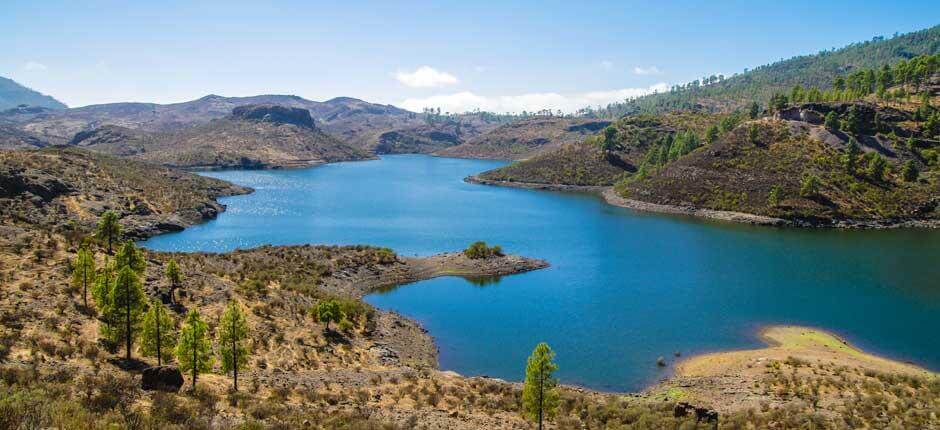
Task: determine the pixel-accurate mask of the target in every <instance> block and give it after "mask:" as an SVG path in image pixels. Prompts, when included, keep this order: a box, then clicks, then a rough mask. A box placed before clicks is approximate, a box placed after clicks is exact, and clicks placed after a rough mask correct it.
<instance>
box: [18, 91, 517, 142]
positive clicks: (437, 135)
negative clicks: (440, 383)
mask: <svg viewBox="0 0 940 430" xmlns="http://www.w3.org/2000/svg"><path fill="white" fill-rule="evenodd" d="M259 104H263V105H278V106H284V107H291V108H299V109H306V110H308V111H310V115H311V117H312V118H313V119H314V120H315V121H316V123H317V127H318V128H320V129H322V130H323V131H324V132H326V133H328V134H331V135H333V136H335V137H337V138H339V139H340V140H342V141H344V142H346V143H348V144H350V145H352V146H354V147H356V148H359V149H362V150H365V151H369V152H376V151H378V152H383V150H382V149H378V148H377V147H378V146H379V145H380V144H381V145H383V146H384V147H386V148H391V149H389V150H385V151H384V152H402V151H403V149H402V148H406V147H407V148H409V149H407V150H408V151H414V152H432V151H435V150H438V149H441V148H444V147H447V146H452V145H457V144H459V143H463V142H465V141H467V140H469V139H472V138H473V137H476V136H477V135H479V134H482V133H484V132H486V131H489V130H490V129H492V128H493V127H496V126H497V125H498V124H499V122H500V120H499V119H498V118H495V117H492V116H487V115H484V114H463V115H457V116H437V117H430V116H428V115H425V114H417V113H414V112H410V111H407V110H404V109H400V108H397V107H395V106H391V105H382V104H376V103H369V102H365V101H362V100H359V99H354V98H350V97H337V98H334V99H330V100H327V101H325V102H316V101H311V100H307V99H304V98H302V97H298V96H292V95H260V96H252V97H222V96H217V95H208V96H205V97H202V98H200V99H197V100H192V101H188V102H183V103H173V104H165V105H161V104H154V103H109V104H101V105H91V106H84V107H80V108H74V109H64V110H51V109H38V108H29V109H22V108H21V109H11V110H6V111H4V112H0V121H6V122H8V123H13V124H16V125H18V126H19V127H21V128H22V129H23V130H24V131H27V132H29V133H31V134H32V135H35V136H37V137H38V138H40V139H42V140H44V141H48V142H50V143H56V144H65V143H68V142H69V141H71V140H72V138H73V137H75V135H76V134H77V133H80V132H86V131H91V130H95V129H98V128H100V127H102V126H105V125H113V126H119V127H124V128H127V129H134V130H142V131H146V132H157V133H167V132H175V131H179V130H184V129H187V128H191V127H196V126H200V125H205V124H208V123H209V122H210V121H212V120H215V119H220V118H224V117H226V116H227V115H229V114H230V113H231V112H232V110H233V109H234V108H236V107H238V106H245V105H259ZM399 136H400V137H402V139H403V141H402V142H397V138H398V137H399ZM454 138H456V140H454Z"/></svg>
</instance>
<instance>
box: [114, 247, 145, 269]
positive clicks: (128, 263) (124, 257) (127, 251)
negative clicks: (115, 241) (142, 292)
mask: <svg viewBox="0 0 940 430" xmlns="http://www.w3.org/2000/svg"><path fill="white" fill-rule="evenodd" d="M114 264H117V267H129V268H130V269H131V270H133V271H134V273H136V274H137V275H138V276H140V275H143V274H144V270H146V269H147V261H145V260H144V255H143V254H142V253H141V252H140V249H138V248H137V245H135V244H134V241H133V240H128V241H127V242H124V245H123V246H121V249H119V250H118V252H117V255H115V256H114Z"/></svg>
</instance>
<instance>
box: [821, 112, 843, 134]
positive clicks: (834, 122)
mask: <svg viewBox="0 0 940 430" xmlns="http://www.w3.org/2000/svg"><path fill="white" fill-rule="evenodd" d="M823 125H824V126H825V127H826V128H827V129H829V130H838V129H839V116H838V115H836V112H835V111H829V113H827V114H826V120H825V122H823Z"/></svg>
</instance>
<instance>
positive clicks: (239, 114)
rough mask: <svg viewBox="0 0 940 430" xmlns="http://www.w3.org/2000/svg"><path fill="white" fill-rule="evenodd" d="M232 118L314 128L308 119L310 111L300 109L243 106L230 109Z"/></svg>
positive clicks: (276, 106) (273, 106) (310, 119)
mask: <svg viewBox="0 0 940 430" xmlns="http://www.w3.org/2000/svg"><path fill="white" fill-rule="evenodd" d="M232 116H233V117H234V118H238V119H249V120H255V121H266V122H273V123H277V124H293V125H296V126H300V127H307V128H315V126H314V124H313V118H312V117H310V111H308V110H306V109H300V108H292V107H286V106H279V105H245V106H238V107H236V108H235V109H232Z"/></svg>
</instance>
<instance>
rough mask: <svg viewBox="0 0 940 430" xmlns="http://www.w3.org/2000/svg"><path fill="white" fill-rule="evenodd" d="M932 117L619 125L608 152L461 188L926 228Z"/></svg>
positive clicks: (595, 147) (694, 119) (552, 161)
mask: <svg viewBox="0 0 940 430" xmlns="http://www.w3.org/2000/svg"><path fill="white" fill-rule="evenodd" d="M933 103H935V101H934V102H933ZM928 106H929V105H928ZM930 109H932V108H930ZM925 115H926V116H925ZM932 115H935V114H930V113H926V114H925V113H924V108H923V106H922V105H921V103H917V102H914V103H910V102H904V101H902V102H897V103H890V104H885V103H881V104H876V103H873V102H869V101H855V102H813V103H803V104H797V105H790V106H787V107H784V108H782V109H780V110H779V111H777V112H775V114H774V115H772V116H766V117H764V118H759V119H756V120H750V119H748V117H747V116H746V115H744V114H742V113H733V114H725V115H720V114H710V113H706V112H701V111H699V112H670V113H667V114H661V115H640V116H628V117H625V118H623V119H621V120H619V121H617V122H616V123H615V124H614V125H613V128H614V129H615V130H616V132H615V133H613V134H612V135H611V136H612V138H611V139H612V140H613V142H611V144H610V145H608V146H607V147H606V148H605V145H604V142H605V140H606V139H605V137H604V136H601V135H599V136H596V137H592V138H589V139H587V140H586V141H585V142H582V143H580V144H572V145H568V146H566V147H564V148H561V149H559V150H556V151H553V152H549V153H547V154H543V155H540V156H536V157H533V158H532V159H529V160H524V161H521V162H517V163H514V164H512V165H510V166H506V167H503V168H499V169H495V170H492V171H488V172H484V173H482V174H480V175H477V177H475V178H471V180H475V181H482V182H486V183H493V184H501V185H516V186H533V184H538V186H540V187H548V188H569V187H570V186H585V185H590V186H605V185H612V184H616V187H615V190H616V191H610V192H609V193H607V196H608V201H610V202H611V203H614V204H618V205H621V206H627V207H631V208H635V209H641V210H652V211H659V212H669V213H680V214H693V215H701V216H709V217H714V218H723V219H734V220H738V221H746V222H758V223H768V224H797V225H813V226H820V225H821V226H846V227H851V226H882V225H934V224H937V220H938V219H940V207H938V205H940V177H938V176H940V174H938V168H940V163H938V161H937V152H938V150H940V141H937V140H936V138H935V136H936V134H935V133H937V131H934V130H935V129H936V128H938V127H937V125H934V124H935V122H936V120H931V119H930V118H932V117H933V116H932ZM827 116H832V117H833V119H832V121H833V123H834V124H836V125H835V126H834V127H835V128H833V126H832V125H827V124H824V121H825V118H826V117H827ZM850 142H856V143H854V144H852V143H850ZM851 145H855V147H856V148H857V151H856V153H853V155H851V156H850V155H847V154H848V153H849V152H850V151H855V149H849V147H850V146H851ZM847 157H852V160H853V161H852V162H851V164H852V167H851V168H849V167H846V164H847V163H848V162H847V161H846V159H847ZM743 214H752V215H758V217H747V216H743Z"/></svg>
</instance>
